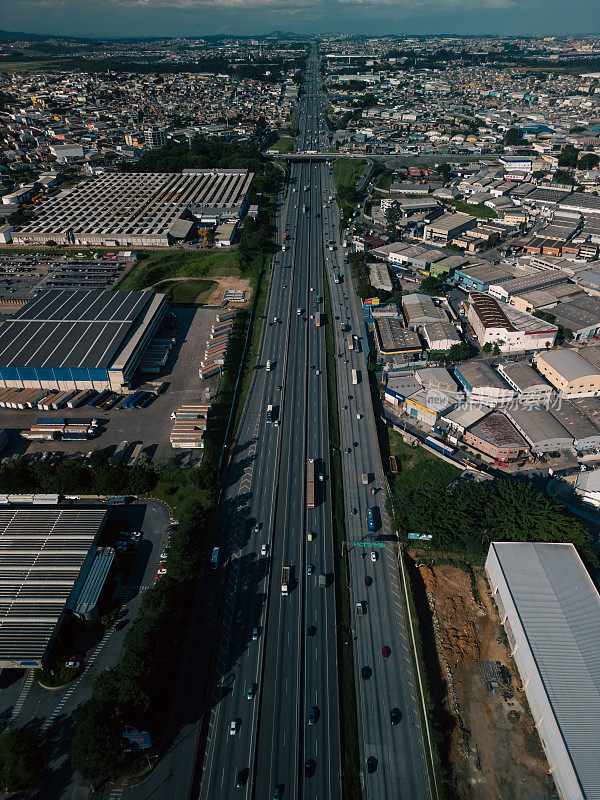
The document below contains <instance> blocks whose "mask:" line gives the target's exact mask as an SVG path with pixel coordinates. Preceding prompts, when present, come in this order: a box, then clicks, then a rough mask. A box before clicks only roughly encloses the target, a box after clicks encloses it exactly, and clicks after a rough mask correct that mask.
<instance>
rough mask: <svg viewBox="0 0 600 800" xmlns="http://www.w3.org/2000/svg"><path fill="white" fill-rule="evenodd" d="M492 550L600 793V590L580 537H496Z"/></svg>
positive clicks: (585, 778) (568, 738)
mask: <svg viewBox="0 0 600 800" xmlns="http://www.w3.org/2000/svg"><path fill="white" fill-rule="evenodd" d="M490 550H491V551H494V553H495V555H496V558H497V559H498V562H499V564H500V568H501V570H502V575H503V577H504V580H505V581H506V585H507V587H508V591H509V593H510V596H511V598H512V601H513V603H514V605H515V608H516V611H517V614H518V617H519V620H520V622H521V625H522V626H523V630H524V632H525V636H526V637H527V642H528V644H529V647H530V649H531V652H532V655H533V658H534V660H535V666H536V668H537V671H538V672H539V675H540V677H541V680H542V683H543V685H544V688H545V691H546V695H547V699H548V703H549V705H550V709H551V711H552V713H553V715H554V717H555V719H556V722H557V724H558V727H559V729H560V732H561V734H562V737H563V741H564V743H565V746H566V748H567V750H568V753H569V757H570V759H571V761H572V763H573V767H574V769H575V772H576V773H577V777H578V780H579V783H580V785H581V791H582V794H583V796H584V797H586V798H588V800H598V798H600V759H598V742H599V741H600V597H599V596H598V591H597V589H596V587H595V586H594V584H593V583H592V580H591V578H590V576H589V575H588V573H587V571H586V569H585V567H584V565H583V563H582V561H581V559H580V558H579V556H578V555H577V551H576V550H575V548H574V547H573V545H572V544H551V543H546V542H533V543H528V542H492V543H491V545H490ZM521 677H522V679H523V680H526V679H527V676H526V675H523V676H521ZM540 702H542V700H541V699H540Z"/></svg>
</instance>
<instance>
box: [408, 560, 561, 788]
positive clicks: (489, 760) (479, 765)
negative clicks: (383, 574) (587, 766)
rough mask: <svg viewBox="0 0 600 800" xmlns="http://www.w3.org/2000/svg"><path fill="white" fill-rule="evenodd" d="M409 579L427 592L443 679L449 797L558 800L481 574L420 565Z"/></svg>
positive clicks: (447, 567)
mask: <svg viewBox="0 0 600 800" xmlns="http://www.w3.org/2000/svg"><path fill="white" fill-rule="evenodd" d="M414 574H415V573H414V571H413V575H414ZM415 577H419V578H420V579H421V580H420V581H417V584H421V587H422V588H423V589H424V591H425V593H426V595H427V601H428V604H429V609H430V611H431V619H430V621H429V624H430V630H431V629H432V630H433V633H434V636H435V644H436V649H437V658H438V661H439V671H440V675H441V678H442V680H443V682H444V683H445V687H444V689H445V697H444V698H442V699H441V702H442V703H443V707H444V711H445V712H446V713H445V714H444V716H447V720H446V722H445V724H444V728H445V731H444V733H445V736H446V737H447V740H446V742H445V743H446V748H445V754H446V757H447V760H448V762H449V763H448V764H447V766H448V767H449V769H450V771H451V779H450V784H451V785H452V788H453V790H454V791H453V793H454V795H455V797H459V798H461V800H507V798H511V800H514V798H523V800H525V798H527V800H548V799H549V798H553V797H557V793H556V788H555V785H554V782H553V780H552V778H551V777H550V776H549V775H547V772H546V771H547V769H548V763H547V761H546V758H545V755H544V753H543V750H542V748H541V744H540V741H539V737H538V734H537V731H536V729H535V726H534V723H533V718H532V716H531V712H530V711H529V708H528V705H527V699H526V697H525V694H524V692H523V691H522V689H521V682H520V679H519V675H518V672H517V669H516V667H515V664H514V662H513V660H512V658H511V656H510V653H509V651H508V649H507V647H506V645H505V643H504V642H505V639H504V636H503V633H502V629H501V625H500V622H499V619H498V616H497V613H496V610H495V608H494V605H493V603H492V600H491V596H490V593H489V589H488V585H487V581H486V578H485V574H484V573H483V571H477V572H475V573H474V575H472V574H470V573H468V572H466V571H465V570H463V569H461V568H459V567H456V566H450V565H439V566H433V567H429V566H426V565H424V564H419V566H418V572H417V575H415ZM421 581H422V583H421ZM414 585H415V582H414V581H413V586H414ZM435 666H436V667H437V665H435ZM448 723H450V724H448Z"/></svg>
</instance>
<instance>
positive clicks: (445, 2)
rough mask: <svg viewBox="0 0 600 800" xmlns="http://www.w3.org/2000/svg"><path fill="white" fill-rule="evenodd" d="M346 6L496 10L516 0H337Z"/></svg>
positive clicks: (403, 9) (512, 6)
mask: <svg viewBox="0 0 600 800" xmlns="http://www.w3.org/2000/svg"><path fill="white" fill-rule="evenodd" d="M337 1H338V2H339V3H340V5H345V6H359V7H363V8H364V7H366V6H386V7H388V8H392V7H395V8H396V9H397V10H398V11H400V12H402V11H409V12H419V11H428V10H432V9H440V10H443V11H452V10H455V11H456V10H460V11H469V10H473V9H475V10H477V11H496V10H502V9H507V8H514V7H515V6H516V5H517V3H516V1H515V0H337Z"/></svg>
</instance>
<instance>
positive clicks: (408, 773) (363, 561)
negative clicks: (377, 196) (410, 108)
mask: <svg viewBox="0 0 600 800" xmlns="http://www.w3.org/2000/svg"><path fill="white" fill-rule="evenodd" d="M324 169H325V168H324ZM333 192H334V184H333V179H332V177H331V175H330V172H329V170H327V177H326V178H325V180H324V186H323V203H324V212H323V213H324V218H325V219H324V223H326V225H325V226H324V229H326V230H328V231H329V241H330V242H331V243H332V244H333V248H334V249H333V250H332V251H331V250H329V251H328V252H327V254H326V271H327V276H328V280H329V289H330V296H331V305H332V314H333V316H334V319H333V320H332V324H333V325H334V333H335V350H336V355H337V359H336V361H337V370H336V372H337V387H338V401H339V405H340V446H341V450H342V453H341V458H342V468H343V482H344V500H345V503H346V516H345V524H346V541H347V549H346V552H347V556H346V557H347V558H348V559H349V572H350V582H351V598H350V600H351V608H352V615H353V642H354V656H355V673H356V688H357V699H358V719H359V744H360V750H361V765H362V767H361V784H362V790H363V797H365V798H366V799H367V800H369V799H370V798H388V799H389V800H396V799H397V798H411V800H421V799H423V800H425V798H429V797H430V796H431V791H430V786H429V778H428V771H427V766H426V762H425V750H424V744H423V736H422V732H421V727H420V720H419V712H418V703H419V700H418V697H417V693H416V687H415V680H414V674H413V666H412V659H411V645H410V642H409V638H408V633H407V628H406V620H405V613H404V602H403V598H402V596H401V591H400V584H399V579H398V577H399V576H398V565H397V562H396V557H395V551H394V541H395V537H394V535H393V531H392V529H391V525H390V520H389V518H388V516H387V513H386V509H385V488H384V481H383V470H382V464H381V456H380V452H379V446H378V441H377V432H376V429H375V418H374V413H373V405H372V399H371V392H370V387H369V378H368V371H367V361H366V351H367V350H368V343H367V338H366V329H365V326H364V321H363V315H362V312H361V309H360V307H359V306H358V304H357V302H356V295H355V293H354V289H353V286H352V278H351V274H350V269H349V267H348V265H347V263H346V261H345V257H344V255H345V254H344V249H343V248H342V247H341V242H340V235H339V231H340V217H339V211H338V208H337V205H336V204H335V203H328V202H327V198H328V196H329V194H333ZM334 272H335V273H337V274H338V275H339V281H340V282H339V283H335V282H334V278H333V275H334ZM353 370H355V376H356V377H355V380H356V381H357V382H356V383H354V382H353ZM363 476H366V477H365V478H363ZM364 481H366V483H365V482H364ZM368 509H370V511H371V512H372V514H373V527H374V529H375V530H374V531H373V532H370V531H369V529H368V525H367V510H368ZM357 543H360V544H357ZM366 543H373V545H374V546H372V547H364V546H360V545H363V544H366ZM381 544H384V545H385V546H384V547H380V546H377V545H381ZM357 604H360V611H362V612H363V613H358V610H357Z"/></svg>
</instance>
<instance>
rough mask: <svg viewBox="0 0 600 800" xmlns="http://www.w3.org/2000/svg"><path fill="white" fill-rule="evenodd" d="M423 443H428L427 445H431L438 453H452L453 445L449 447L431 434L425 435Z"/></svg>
mask: <svg viewBox="0 0 600 800" xmlns="http://www.w3.org/2000/svg"><path fill="white" fill-rule="evenodd" d="M425 444H428V445H429V447H433V449H434V450H437V451H438V452H439V453H443V454H444V455H445V456H451V455H452V454H453V453H454V448H453V447H449V446H448V445H447V444H444V442H440V440H439V439H436V438H434V437H433V436H427V438H426V439H425Z"/></svg>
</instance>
